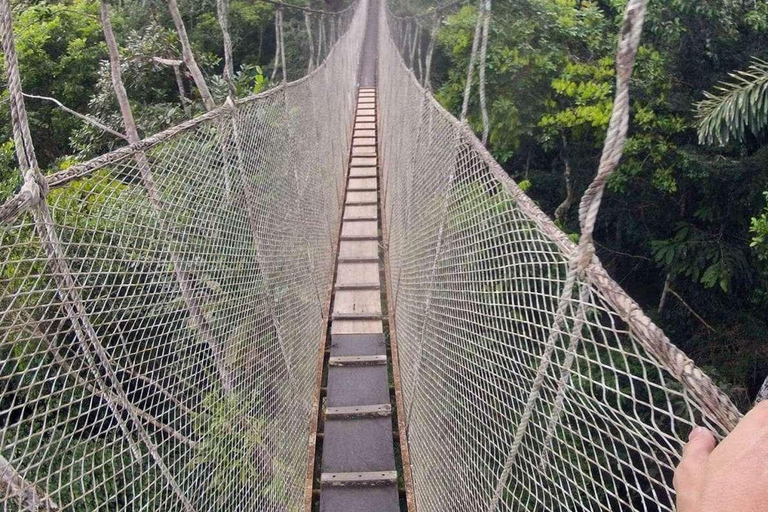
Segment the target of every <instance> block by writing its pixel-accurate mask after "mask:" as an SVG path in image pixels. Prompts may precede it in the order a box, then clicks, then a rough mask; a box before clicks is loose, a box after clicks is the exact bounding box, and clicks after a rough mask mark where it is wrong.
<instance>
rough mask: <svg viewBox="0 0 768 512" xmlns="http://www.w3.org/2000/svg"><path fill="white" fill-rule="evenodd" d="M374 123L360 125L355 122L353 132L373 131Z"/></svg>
mask: <svg viewBox="0 0 768 512" xmlns="http://www.w3.org/2000/svg"><path fill="white" fill-rule="evenodd" d="M375 129H376V123H360V122H355V130H375Z"/></svg>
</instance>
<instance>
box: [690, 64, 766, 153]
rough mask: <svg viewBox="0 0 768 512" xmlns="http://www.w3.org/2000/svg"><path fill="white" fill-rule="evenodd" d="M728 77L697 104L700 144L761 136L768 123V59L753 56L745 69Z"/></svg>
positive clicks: (741, 140) (738, 140) (737, 140)
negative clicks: (729, 78)
mask: <svg viewBox="0 0 768 512" xmlns="http://www.w3.org/2000/svg"><path fill="white" fill-rule="evenodd" d="M729 76H730V77H731V81H729V82H721V84H720V85H719V86H717V87H715V92H714V93H711V92H705V93H704V99H703V100H702V101H700V102H699V103H697V104H696V110H697V115H696V117H697V119H698V132H699V142H700V143H701V144H710V145H715V144H719V145H721V146H725V145H726V144H729V143H730V142H743V141H744V139H745V138H746V136H747V133H751V134H752V135H754V136H759V135H760V134H761V133H763V132H764V130H765V129H766V127H767V126H768V62H766V61H764V60H761V59H758V58H756V57H754V58H753V61H752V64H751V65H750V66H749V67H748V68H747V69H746V70H743V71H736V72H733V73H729Z"/></svg>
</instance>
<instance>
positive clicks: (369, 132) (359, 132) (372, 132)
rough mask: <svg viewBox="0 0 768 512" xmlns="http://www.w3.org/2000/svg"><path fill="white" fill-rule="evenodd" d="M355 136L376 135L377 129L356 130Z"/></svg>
mask: <svg viewBox="0 0 768 512" xmlns="http://www.w3.org/2000/svg"><path fill="white" fill-rule="evenodd" d="M353 136H354V137H376V130H355V133H354V135H353Z"/></svg>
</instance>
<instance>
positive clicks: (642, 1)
mask: <svg viewBox="0 0 768 512" xmlns="http://www.w3.org/2000/svg"><path fill="white" fill-rule="evenodd" d="M647 5H648V0H630V2H629V4H628V5H627V9H626V12H625V14H624V22H623V24H622V27H621V33H620V34H619V44H618V52H617V54H616V99H615V100H614V103H613V111H612V112H611V120H610V123H609V124H608V133H607V135H606V138H605V145H604V146H603V153H602V155H601V157H600V165H599V167H598V170H597V175H596V176H595V179H594V180H593V181H592V183H591V184H590V185H589V187H588V188H587V190H586V192H584V195H583V196H582V198H581V204H580V205H579V222H580V224H581V239H580V240H579V251H580V252H581V262H580V266H581V267H584V266H586V265H587V264H588V263H589V261H590V260H591V259H592V255H594V253H595V245H594V240H593V234H594V231H595V221H596V220H597V213H598V211H599V210H600V203H601V201H602V199H603V192H604V191H605V185H606V183H607V182H608V178H609V177H610V175H611V174H613V172H614V171H615V170H616V168H617V167H618V166H619V161H620V160H621V155H622V153H623V152H624V143H625V142H626V140H627V130H628V129H629V81H630V78H631V77H632V68H633V65H634V63H635V56H636V55H637V49H638V47H639V46H640V38H641V35H642V31H643V21H644V19H645V12H646V8H647Z"/></svg>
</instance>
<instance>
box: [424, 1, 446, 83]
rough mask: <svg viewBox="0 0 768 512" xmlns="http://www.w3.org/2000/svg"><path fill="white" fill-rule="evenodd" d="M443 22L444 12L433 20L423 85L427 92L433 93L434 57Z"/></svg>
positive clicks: (434, 16) (437, 14)
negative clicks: (438, 32)
mask: <svg viewBox="0 0 768 512" xmlns="http://www.w3.org/2000/svg"><path fill="white" fill-rule="evenodd" d="M442 20H443V15H442V12H436V13H435V14H434V15H433V19H432V28H431V30H430V31H429V47H428V48H427V59H426V63H425V65H424V67H425V70H424V79H423V80H422V83H421V85H422V86H423V87H424V88H425V89H426V90H427V91H432V81H431V76H432V56H433V55H434V53H435V43H436V41H437V31H438V30H439V29H440V23H441V22H442Z"/></svg>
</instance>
